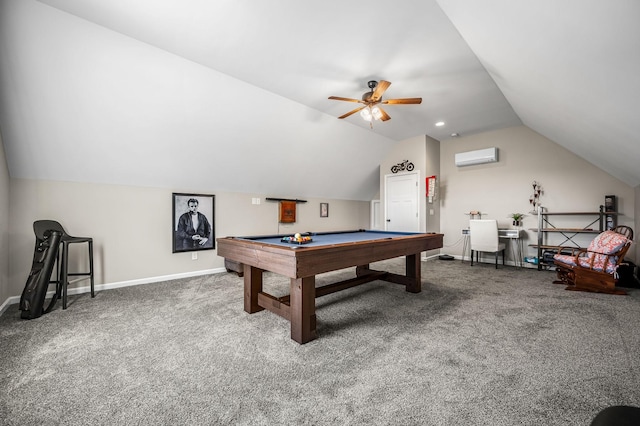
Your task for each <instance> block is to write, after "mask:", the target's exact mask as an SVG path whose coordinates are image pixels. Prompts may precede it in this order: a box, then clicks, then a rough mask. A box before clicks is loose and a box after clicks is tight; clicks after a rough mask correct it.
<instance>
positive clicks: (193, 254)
mask: <svg viewBox="0 0 640 426" xmlns="http://www.w3.org/2000/svg"><path fill="white" fill-rule="evenodd" d="M191 260H198V252H197V251H194V252H193V253H191Z"/></svg>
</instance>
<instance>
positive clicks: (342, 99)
mask: <svg viewBox="0 0 640 426" xmlns="http://www.w3.org/2000/svg"><path fill="white" fill-rule="evenodd" d="M329 99H332V100H334V101H347V102H359V103H361V104H362V103H364V102H362V101H361V100H360V99H352V98H341V97H340V96H329Z"/></svg>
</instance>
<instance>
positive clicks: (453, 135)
mask: <svg viewBox="0 0 640 426" xmlns="http://www.w3.org/2000/svg"><path fill="white" fill-rule="evenodd" d="M458 136H460V135H459V134H457V133H451V137H452V138H457V137H458Z"/></svg>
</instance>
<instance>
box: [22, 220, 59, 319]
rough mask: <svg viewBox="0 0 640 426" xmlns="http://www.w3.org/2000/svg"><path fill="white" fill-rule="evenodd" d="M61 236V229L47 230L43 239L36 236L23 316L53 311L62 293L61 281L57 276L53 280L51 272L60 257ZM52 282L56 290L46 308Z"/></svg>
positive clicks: (25, 289)
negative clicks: (45, 302)
mask: <svg viewBox="0 0 640 426" xmlns="http://www.w3.org/2000/svg"><path fill="white" fill-rule="evenodd" d="M61 238H62V233H61V232H59V231H46V232H45V233H44V237H43V239H42V240H40V239H37V238H36V246H35V250H34V252H33V263H32V264H31V272H30V273H29V277H28V278H27V284H26V285H25V286H24V290H23V291H22V297H21V298H20V310H21V311H22V313H21V314H20V317H21V318H24V319H34V318H38V317H40V316H41V315H42V314H46V313H47V312H49V311H51V309H52V308H53V306H54V305H55V303H56V300H57V299H58V297H59V295H60V289H61V283H60V280H59V279H58V278H57V277H56V280H55V281H51V272H52V271H53V265H54V264H55V263H56V259H57V257H58V247H59V246H60V239H61ZM51 283H55V284H56V291H55V294H54V295H53V297H52V298H51V301H50V302H49V306H48V307H47V308H46V309H44V308H43V306H44V300H45V298H46V295H47V289H48V288H49V284H51Z"/></svg>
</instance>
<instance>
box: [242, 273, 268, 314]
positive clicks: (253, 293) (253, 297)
mask: <svg viewBox="0 0 640 426" xmlns="http://www.w3.org/2000/svg"><path fill="white" fill-rule="evenodd" d="M260 292H262V269H259V268H255V267H253V266H250V265H244V311H245V312H248V313H250V314H253V313H255V312H260V311H262V310H263V309H264V308H263V307H261V306H259V305H258V294H259V293H260Z"/></svg>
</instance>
